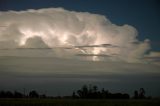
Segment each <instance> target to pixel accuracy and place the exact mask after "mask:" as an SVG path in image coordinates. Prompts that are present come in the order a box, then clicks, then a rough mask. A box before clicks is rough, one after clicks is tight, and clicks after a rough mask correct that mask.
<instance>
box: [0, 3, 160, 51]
mask: <svg viewBox="0 0 160 106" xmlns="http://www.w3.org/2000/svg"><path fill="white" fill-rule="evenodd" d="M51 7H54V8H55V7H63V8H65V9H68V10H73V11H83V12H91V13H97V14H102V15H105V16H106V17H108V18H109V19H110V20H111V21H112V22H113V23H114V24H118V25H123V24H129V25H132V26H134V27H135V28H136V29H137V30H138V32H139V36H138V39H140V40H144V39H146V38H148V39H150V40H151V46H152V49H153V50H154V51H159V50H160V48H159V46H160V29H159V28H160V1H159V0H0V11H8V10H18V11H20V10H26V9H40V8H51Z"/></svg>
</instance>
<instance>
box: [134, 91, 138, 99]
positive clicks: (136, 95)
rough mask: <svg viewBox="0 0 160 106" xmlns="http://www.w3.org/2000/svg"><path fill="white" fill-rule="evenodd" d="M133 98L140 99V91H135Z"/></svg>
mask: <svg viewBox="0 0 160 106" xmlns="http://www.w3.org/2000/svg"><path fill="white" fill-rule="evenodd" d="M133 98H134V99H138V91H137V90H135V91H134V97H133Z"/></svg>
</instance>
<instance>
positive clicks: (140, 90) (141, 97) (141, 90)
mask: <svg viewBox="0 0 160 106" xmlns="http://www.w3.org/2000/svg"><path fill="white" fill-rule="evenodd" d="M139 98H140V99H144V98H145V90H144V88H140V89H139Z"/></svg>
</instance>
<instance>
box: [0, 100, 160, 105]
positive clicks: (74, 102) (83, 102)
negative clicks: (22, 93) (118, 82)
mask: <svg viewBox="0 0 160 106" xmlns="http://www.w3.org/2000/svg"><path fill="white" fill-rule="evenodd" d="M0 106H160V100H98V99H95V100H94V99H92V100H91V99H90V100H87V99H84V100H82V99H0Z"/></svg>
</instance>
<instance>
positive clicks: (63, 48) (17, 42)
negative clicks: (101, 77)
mask: <svg viewBox="0 0 160 106" xmlns="http://www.w3.org/2000/svg"><path fill="white" fill-rule="evenodd" d="M0 23H1V24H0V51H1V52H0V56H40V57H41V56H42V57H43V56H49V57H50V56H51V57H62V58H74V59H83V60H93V61H116V62H117V61H122V62H129V63H148V62H150V63H155V61H154V60H155V59H154V56H153V55H152V54H153V53H154V52H151V53H150V54H146V53H147V52H148V50H149V49H150V41H149V39H145V40H144V41H139V40H138V39H137V36H138V32H137V30H136V29H135V28H134V27H133V26H130V25H127V24H125V25H122V26H118V25H116V24H113V23H112V22H111V21H110V20H109V19H108V18H107V17H105V16H103V15H99V14H92V13H88V12H75V11H68V10H65V9H63V8H47V9H39V10H33V9H30V10H26V11H7V12H0ZM155 53H156V52H155ZM33 54H35V55H33ZM150 55H152V57H150ZM156 56H157V55H156ZM159 57H160V55H158V58H159ZM150 58H152V61H151V59H150ZM156 64H159V61H158V62H157V60H156Z"/></svg>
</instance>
